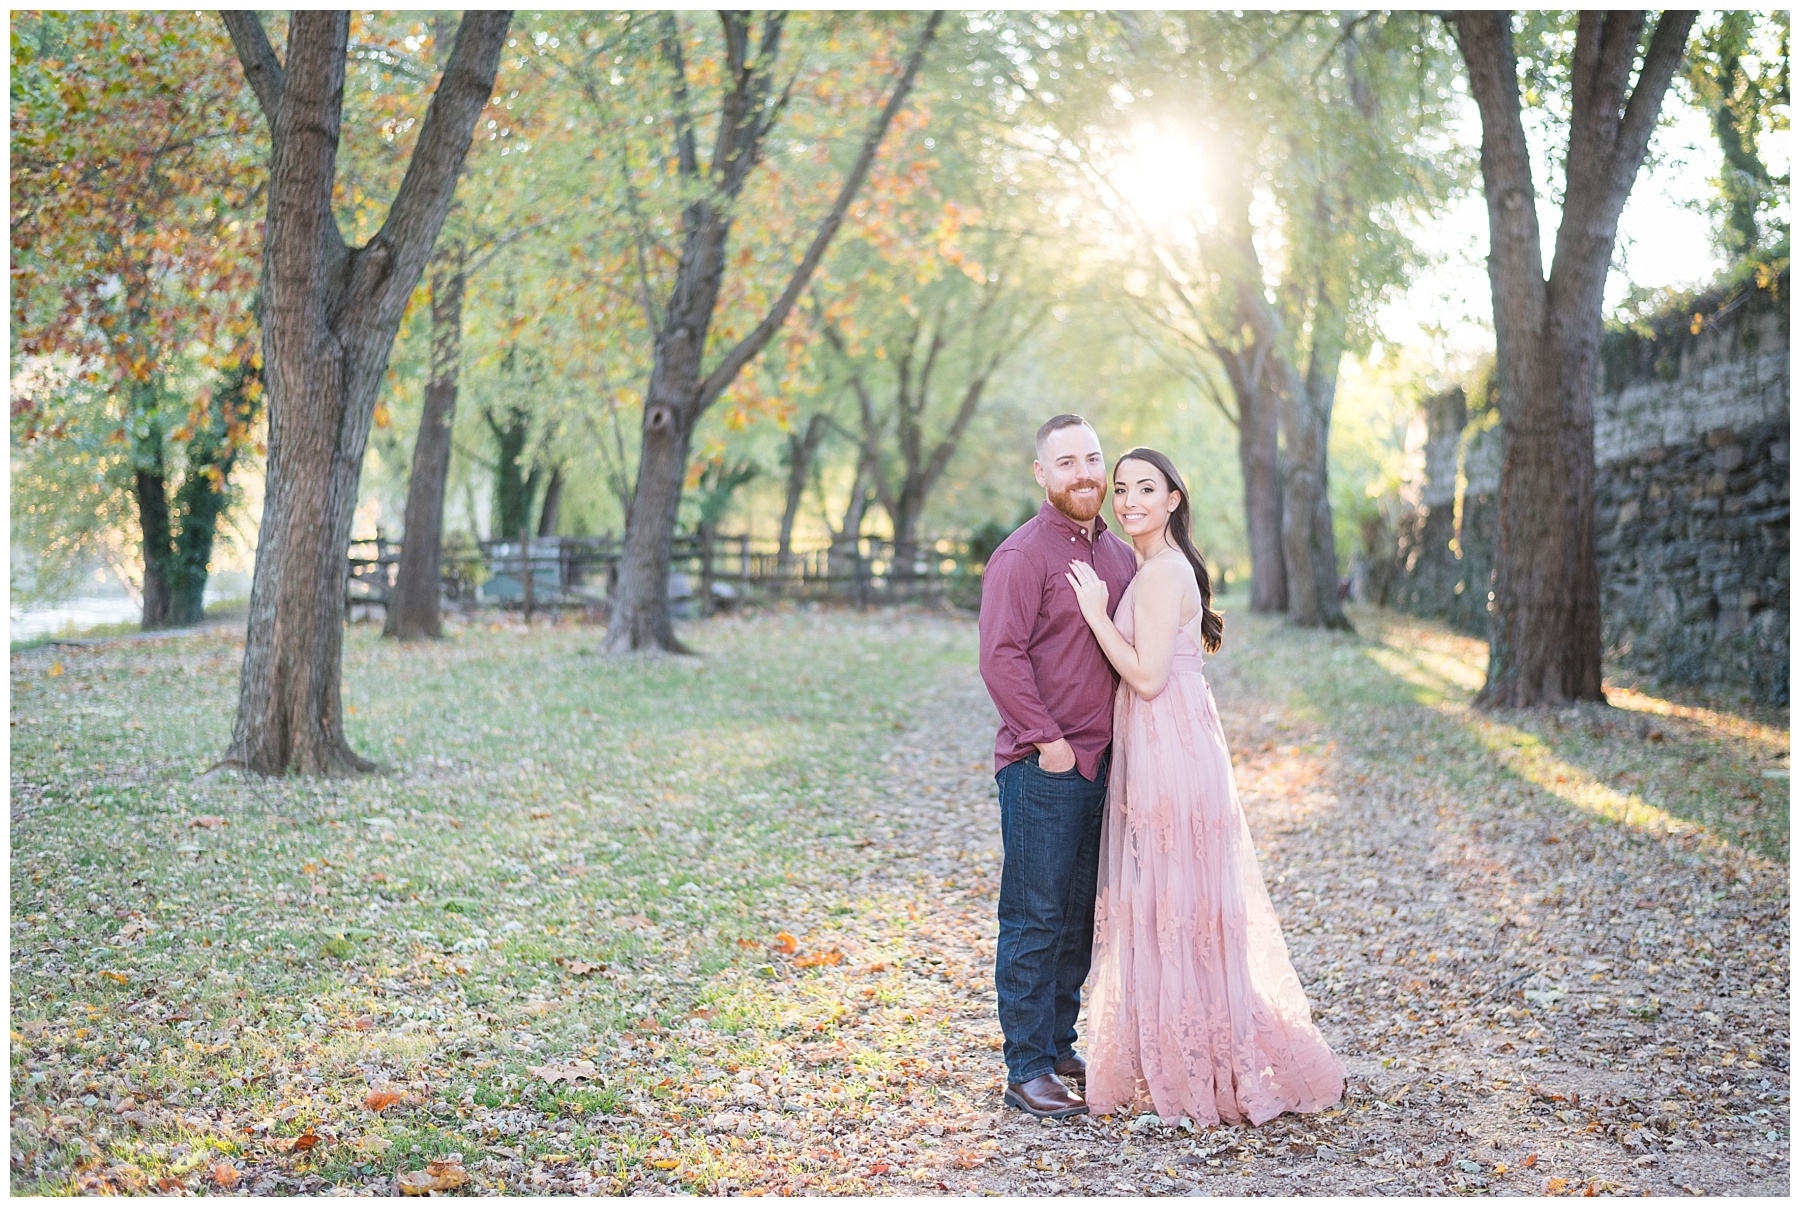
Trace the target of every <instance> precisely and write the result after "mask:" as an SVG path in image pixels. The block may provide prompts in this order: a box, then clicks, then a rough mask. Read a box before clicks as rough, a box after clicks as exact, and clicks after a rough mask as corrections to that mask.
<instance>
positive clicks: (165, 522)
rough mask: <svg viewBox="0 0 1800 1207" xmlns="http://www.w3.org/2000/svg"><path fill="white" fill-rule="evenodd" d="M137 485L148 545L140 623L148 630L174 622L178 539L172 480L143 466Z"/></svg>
mask: <svg viewBox="0 0 1800 1207" xmlns="http://www.w3.org/2000/svg"><path fill="white" fill-rule="evenodd" d="M159 460H160V458H159ZM158 468H160V466H159V467H158ZM133 487H134V492H135V494H136V495H137V508H138V528H139V530H140V531H141V533H142V535H143V549H144V589H143V595H144V608H143V616H142V618H141V619H140V620H139V622H138V627H139V628H141V629H144V630H145V631H146V632H148V631H149V630H151V629H164V628H168V627H169V624H170V620H169V605H170V596H171V587H170V583H169V577H170V575H169V570H170V563H171V562H172V561H173V560H174V540H173V537H172V536H171V533H170V528H169V493H168V483H167V481H166V480H165V479H164V478H163V476H162V474H161V473H160V472H157V470H156V469H144V468H140V469H139V470H138V471H137V473H136V475H135V478H134V481H133Z"/></svg>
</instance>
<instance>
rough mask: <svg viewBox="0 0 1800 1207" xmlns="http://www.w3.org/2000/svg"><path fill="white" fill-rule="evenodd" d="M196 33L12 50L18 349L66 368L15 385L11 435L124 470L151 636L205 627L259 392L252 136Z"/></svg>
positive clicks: (103, 22) (91, 36)
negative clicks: (90, 454) (220, 529)
mask: <svg viewBox="0 0 1800 1207" xmlns="http://www.w3.org/2000/svg"><path fill="white" fill-rule="evenodd" d="M191 20H192V19H191V18H189V17H184V16H182V15H181V14H172V13H131V14H117V13H49V14H42V15H39V16H36V17H33V18H30V19H28V20H26V21H25V22H23V26H24V28H23V29H21V30H20V31H19V32H18V33H16V34H15V42H14V47H15V64H14V68H15V70H14V79H13V101H14V106H13V123H14V124H13V143H12V147H13V165H14V173H13V188H14V194H13V197H14V204H13V227H12V238H13V338H14V344H13V347H14V352H15V355H17V356H19V357H21V358H23V359H25V360H26V361H31V362H50V363H53V364H56V365H59V366H61V368H60V369H59V370H57V371H52V372H48V373H40V374H31V375H27V376H28V377H29V378H30V379H32V380H34V381H35V382H36V383H37V385H36V387H35V388H34V389H33V390H32V391H30V392H27V393H25V394H24V395H23V396H19V397H15V399H14V406H13V418H14V426H15V432H16V435H17V437H18V439H19V440H20V443H21V445H22V446H26V447H30V446H32V445H37V444H41V445H42V447H41V448H40V449H36V450H33V451H34V452H37V453H41V454H42V455H43V456H44V457H46V458H50V459H52V460H54V459H57V458H60V457H63V456H66V455H68V453H69V452H70V451H71V450H70V449H69V448H67V447H66V444H67V442H68V441H69V440H72V439H73V440H84V439H92V440H95V441H99V442H102V443H103V444H106V445H110V446H112V448H113V449H114V450H116V454H119V455H110V456H109V455H107V454H106V453H104V452H101V454H100V459H101V460H103V461H105V462H107V463H108V470H107V473H106V480H107V482H108V488H109V490H111V491H117V492H119V493H122V494H126V495H128V496H129V497H130V498H131V500H132V503H133V507H134V510H135V516H134V519H135V522H136V528H137V530H138V538H139V539H138V545H139V549H140V556H141V562H142V571H141V578H140V582H141V586H142V601H143V614H142V625H143V627H144V628H146V629H156V628H162V627H165V626H169V625H189V624H193V623H195V622H197V621H198V620H199V619H200V618H201V611H202V600H203V598H204V593H205V588H206V580H207V573H208V570H207V567H208V564H209V562H210V561H211V558H212V550H213V541H214V534H215V532H216V530H217V526H218V522H219V518H220V516H221V515H222V514H223V513H224V511H225V510H226V507H227V505H228V504H229V502H230V501H231V499H232V498H233V495H232V492H231V489H230V479H231V473H232V470H233V469H234V467H235V466H236V464H237V461H238V458H239V455H240V454H241V452H242V451H243V450H244V449H245V448H247V447H248V446H249V444H250V441H251V430H252V422H253V420H254V417H255V413H256V410H257V404H258V399H259V396H260V391H261V382H260V379H259V378H260V375H259V372H258V358H257V357H256V356H255V353H254V349H253V341H252V332H253V330H254V324H255V318H254V315H253V312H252V311H253V307H252V298H253V293H254V290H253V284H254V278H253V276H252V274H251V272H250V271H249V264H250V257H249V254H248V253H249V250H250V248H251V246H252V245H253V243H254V240H255V237H256V235H257V233H258V231H257V223H256V222H255V221H254V218H253V216H252V214H251V207H252V204H253V202H254V201H255V199H256V198H257V196H258V192H259V182H258V171H257V166H258V165H257V159H258V155H257V151H258V147H257V140H256V138H255V130H254V124H253V123H254V120H255V117H254V114H253V113H252V112H250V111H249V110H248V109H247V108H246V107H245V106H244V105H243V103H242V100H241V97H240V93H241V86H240V85H238V84H237V81H236V80H235V78H234V77H235V75H236V71H235V67H234V66H233V65H232V61H231V56H230V53H229V50H228V49H227V47H226V46H225V44H224V41H223V39H219V38H217V37H207V36H206V35H205V33H204V32H203V31H202V30H200V29H194V28H189V27H188V26H189V24H190V22H191ZM53 383H54V384H53ZM52 390H54V391H56V392H59V393H61V394H62V397H61V398H59V399H54V400H53V399H52V398H51V397H50V395H49V391H52ZM53 413H54V415H55V416H57V417H56V418H52V417H51V416H52V414H53ZM23 468H24V473H23V478H24V481H25V482H27V483H29V482H32V481H35V480H37V478H38V475H37V474H36V473H35V472H34V470H33V468H32V467H31V466H29V465H27V466H25V467H23ZM44 468H45V469H46V470H51V471H52V473H51V476H55V474H54V470H53V467H51V466H48V465H47V466H45V467H44ZM67 519H69V520H72V521H74V522H76V523H78V524H79V523H81V521H78V520H75V518H74V517H67Z"/></svg>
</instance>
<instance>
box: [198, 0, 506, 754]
mask: <svg viewBox="0 0 1800 1207" xmlns="http://www.w3.org/2000/svg"><path fill="white" fill-rule="evenodd" d="M222 17H223V19H224V22H225V25H226V28H227V30H228V31H229V32H230V34H231V38H232V42H233V44H234V46H235V47H236V49H237V52H238V58H239V60H240V61H241V62H242V64H243V67H244V73H245V76H246V78H247V79H248V80H249V82H250V85H251V87H252V88H253V89H254V90H255V92H256V97H257V100H258V102H259V103H260V105H261V107H262V111H263V115H264V116H265V117H266V118H267V119H268V122H269V126H270V131H271V134H272V151H271V155H270V159H269V179H268V193H269V210H268V219H267V222H266V224H265V228H264V243H263V269H262V277H263V287H262V300H263V308H262V327H263V365H264V374H265V380H266V383H267V391H268V405H269V440H268V447H269V453H268V470H267V484H266V487H265V497H264V504H263V515H262V524H261V528H260V531H259V536H258V546H257V556H256V573H255V577H254V579H253V581H252V585H251V589H250V618H249V624H248V627H247V633H246V637H245V643H244V666H243V673H242V676H241V678H240V680H239V689H238V710H237V718H236V721H235V723H234V725H233V730H232V739H231V747H230V749H229V751H228V752H227V753H226V756H225V759H224V762H225V764H227V765H233V766H238V767H242V768H244V769H246V770H249V771H253V772H258V773H261V774H265V775H276V774H281V773H284V772H300V773H303V774H342V773H353V772H366V771H370V770H373V769H374V764H372V763H370V762H369V761H368V760H367V759H364V758H362V757H361V756H359V755H358V754H357V753H356V752H355V751H354V750H352V749H351V748H350V744H349V742H348V741H347V740H346V739H345V736H344V728H343V707H342V700H341V698H340V697H341V683H342V646H343V613H344V580H345V568H346V564H347V563H346V558H347V556H348V551H349V545H350V524H351V520H352V517H353V515H354V512H355V508H356V494H357V484H358V480H359V479H360V478H361V476H362V461H363V453H364V451H365V449H366V447H367V444H368V436H369V428H370V426H371V423H372V419H373V414H374V407H375V399H376V396H377V394H378V392H379V391H380V388H381V381H382V377H383V375H384V374H385V372H386V369H387V362H388V356H389V354H390V352H391V351H392V348H393V341H394V336H395V333H396V332H397V331H398V330H399V326H400V320H401V318H402V316H403V315H404V313H405V309H406V303H407V300H408V299H409V298H410V297H411V295H412V292H413V289H414V288H415V287H416V286H417V284H418V282H419V278H420V276H421V275H423V273H424V270H425V265H426V262H427V261H428V260H429V258H430V256H431V248H432V244H433V243H434V242H435V241H436V239H437V235H438V231H439V229H440V228H441V227H442V225H443V221H444V215H445V213H446V212H447V211H448V209H449V206H450V199H451V195H452V193H453V191H454V189H455V186H456V178H457V175H458V174H459V172H460V171H461V168H462V162H463V157H464V156H465V155H466V154H467V152H468V148H469V138H470V135H471V133H472V132H473V130H474V126H475V120H476V118H477V117H478V116H479V115H480V113H481V110H482V109H483V107H484V106H485V105H486V104H487V100H488V97H489V96H490V95H491V90H492V88H493V83H494V74H495V70H496V68H497V67H498V65H499V59H500V52H501V49H502V47H503V46H504V45H505V41H506V29H507V26H508V24H510V21H511V14H510V13H505V12H502V13H469V14H466V15H465V16H464V17H463V20H462V23H461V25H460V26H459V28H458V30H457V37H456V45H455V48H454V49H453V50H452V51H451V54H450V61H449V63H448V65H447V67H446V68H445V70H444V73H443V76H442V78H441V80H440V81H439V83H438V87H437V91H436V93H435V95H434V96H433V97H432V100H431V105H430V108H429V110H428V111H427V113H426V116H425V121H424V124H423V125H422V126H421V128H420V132H419V139H418V142H417V144H416V147H415V150H414V151H413V155H412V159H411V162H410V163H409V164H408V165H407V170H406V176H405V179H404V180H403V181H402V183H401V185H400V191H399V193H398V194H397V195H396V197H395V198H394V202H393V205H392V207H391V208H390V209H389V211H388V215H387V219H386V221H385V222H384V223H383V224H382V227H381V229H380V231H379V232H377V233H376V235H375V236H374V238H372V239H371V240H370V241H369V242H368V243H367V244H366V245H364V246H363V247H360V248H356V249H352V248H349V247H348V246H346V245H345V243H344V241H343V237H342V234H341V232H340V231H339V230H338V227H337V222H336V220H335V218H334V217H333V215H332V209H331V197H332V188H333V185H334V182H335V180H336V175H337V149H338V138H339V126H340V119H341V116H342V107H343V93H344V79H345V57H346V52H347V48H348V40H349V29H350V22H349V14H348V13H344V12H313V11H301V12H296V13H294V14H293V15H292V16H291V18H290V20H289V24H288V37H287V52H288V60H287V63H286V64H285V65H283V64H282V63H281V62H280V61H279V60H278V59H277V58H276V55H275V52H274V49H273V47H271V46H270V44H269V40H268V37H267V34H266V32H265V31H264V29H263V27H262V22H261V19H260V18H258V17H257V16H256V14H255V13H252V12H227V13H224V14H222Z"/></svg>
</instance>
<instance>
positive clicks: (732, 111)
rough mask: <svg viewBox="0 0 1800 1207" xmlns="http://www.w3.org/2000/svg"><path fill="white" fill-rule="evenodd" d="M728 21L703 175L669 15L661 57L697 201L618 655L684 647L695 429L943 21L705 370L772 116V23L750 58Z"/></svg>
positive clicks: (853, 189)
mask: <svg viewBox="0 0 1800 1207" xmlns="http://www.w3.org/2000/svg"><path fill="white" fill-rule="evenodd" d="M720 16H721V20H722V22H723V23H724V26H725V45H726V65H725V79H726V90H725V94H724V103H723V107H722V111H721V114H720V118H719V133H718V144H717V147H716V149H715V150H714V152H713V155H712V162H711V164H710V165H709V167H708V169H707V170H706V171H704V172H703V171H702V169H701V167H700V163H699V156H698V152H697V149H696V147H695V143H694V125H695V123H694V119H693V115H692V113H691V112H690V111H689V110H688V98H687V81H686V74H685V71H686V69H685V67H684V66H683V63H682V58H681V50H680V37H679V31H678V29H676V28H675V27H674V18H673V17H670V18H669V32H668V34H667V36H666V37H665V38H664V55H665V57H666V58H667V59H668V60H669V63H670V66H671V69H672V70H673V72H674V73H675V77H676V80H677V86H676V94H675V99H676V106H677V118H676V121H675V123H674V126H675V130H676V152H677V154H676V162H677V165H678V168H679V170H680V172H681V175H682V177H683V179H684V180H685V181H686V182H687V186H688V187H689V188H692V189H694V190H696V191H697V192H698V193H699V194H700V195H699V196H697V197H696V198H695V200H694V201H692V202H691V203H690V204H689V205H688V207H687V208H686V209H685V210H684V211H683V213H682V232H683V241H682V249H681V258H680V261H679V263H678V265H677V267H676V274H675V286H674V288H673V290H672V291H671V293H670V296H669V299H668V302H667V305H666V308H665V310H664V313H663V322H662V326H661V328H660V329H659V330H658V331H657V334H656V346H655V355H654V360H653V365H652V368H651V372H650V385H649V388H648V389H647V390H646V391H645V395H644V422H643V436H642V440H643V445H642V453H641V455H640V456H639V458H638V480H637V490H636V492H635V494H634V495H633V498H632V505H631V521H630V523H629V524H628V525H627V526H626V530H625V548H624V551H623V554H622V556H621V558H620V562H619V586H618V591H617V593H616V595H615V597H614V599H613V604H612V617H611V620H610V622H609V624H608V626H607V633H606V647H607V649H608V650H610V651H613V652H623V651H627V650H639V649H663V650H672V649H679V648H680V647H679V645H678V643H677V642H676V641H675V632H674V626H673V625H672V624H671V623H670V619H669V550H670V544H671V542H672V541H673V539H674V534H675V518H676V513H677V510H678V508H679V505H680V502H681V484H682V479H683V478H684V476H685V475H686V472H687V457H688V451H689V444H690V442H691V441H692V439H693V433H694V428H695V427H696V425H697V424H698V423H699V421H700V417H701V416H702V415H703V414H705V412H706V409H707V408H708V407H710V406H711V405H712V404H713V403H714V402H715V401H716V400H717V399H718V397H719V395H720V394H722V393H723V392H724V391H725V389H726V387H728V386H729V385H730V384H731V383H732V382H733V381H734V380H735V379H736V378H737V375H738V373H740V372H741V371H742V370H743V368H744V366H745V365H747V364H749V363H750V362H751V361H752V360H754V359H755V358H756V357H757V356H758V355H759V354H761V352H762V350H763V348H764V347H765V346H767V344H768V342H769V340H770V339H772V338H773V337H774V335H775V333H776V332H777V331H779V330H780V329H781V326H782V324H783V323H785V322H786V321H787V317H788V314H789V313H790V312H791V311H792V310H793V308H794V303H795V302H797V301H798V300H799V298H800V294H801V292H802V291H803V290H804V289H805V288H806V285H807V282H808V281H810V280H811V279H812V274H813V272H814V271H815V270H816V269H817V268H818V265H819V261H820V260H821V259H823V258H824V255H825V250H826V248H827V247H829V246H830V244H831V241H832V239H833V238H834V237H835V236H836V235H837V232H838V228H839V227H840V226H842V225H843V221H844V216H845V214H846V213H847V212H848V211H849V208H850V203H851V201H852V200H853V199H854V198H855V196H856V194H857V192H858V190H860V189H861V188H862V183H863V180H864V179H865V178H866V177H867V176H868V174H869V169H870V167H871V166H872V165H873V164H874V161H875V152H876V150H877V149H878V148H879V146H880V145H881V140H882V138H883V136H884V135H885V134H886V133H887V129H888V127H889V126H890V125H891V124H892V123H893V119H894V115H895V114H896V113H897V112H899V110H900V106H901V105H902V104H903V103H904V102H905V100H906V96H907V94H908V93H909V92H911V91H912V86H913V81H914V80H915V79H916V78H917V76H918V73H919V67H920V65H921V64H922V63H923V62H924V57H925V50H926V47H927V46H929V45H930V43H931V39H932V38H933V36H934V35H935V34H936V32H937V27H938V23H939V22H940V21H941V20H942V17H943V14H942V13H937V12H934V13H932V14H931V16H930V17H929V18H927V20H926V23H925V28H924V30H923V32H922V33H921V35H920V37H919V40H918V41H917V42H916V43H915V44H914V47H913V51H912V54H911V56H910V58H909V59H908V60H907V64H906V67H905V70H904V71H903V72H902V74H901V77H900V80H899V82H898V83H897V84H896V85H895V87H894V91H893V92H892V93H891V94H890V95H889V97H888V101H887V104H886V105H884V106H883V107H882V110H881V113H880V114H879V115H878V116H877V117H876V119H875V121H874V122H873V123H872V125H871V127H870V129H869V131H868V133H867V134H866V135H865V137H864V139H863V143H862V148H861V150H860V152H859V153H858V155H857V158H856V162H855V164H854V165H853V166H852V167H851V169H850V172H849V175H848V176H847V177H846V178H845V180H844V183H843V186H842V187H841V188H840V189H839V190H838V195H837V198H836V200H835V201H834V202H833V204H832V208H831V211H830V212H829V213H828V214H827V215H826V217H825V220H824V221H823V222H822V223H821V224H820V226H819V229H818V230H817V231H816V232H815V233H814V235H813V238H812V241H811V243H810V244H809V245H808V247H807V249H806V252H805V254H804V255H802V257H801V259H800V263H799V264H798V265H797V266H796V267H795V269H794V271H793V273H792V274H791V275H790V276H789V278H788V282H787V285H786V287H785V288H784V289H783V290H782V293H781V295H780V297H779V298H777V300H776V302H775V304H774V305H773V306H771V307H770V309H769V311H768V313H766V314H765V315H764V316H763V318H762V320H761V321H760V322H758V323H757V325H756V326H755V327H754V328H752V329H751V331H750V332H749V333H748V334H747V335H745V336H744V338H743V339H741V340H739V341H738V342H737V344H736V345H734V346H733V347H732V348H731V350H730V351H728V352H727V353H726V354H725V355H724V357H723V358H721V360H720V362H719V363H718V365H717V366H716V367H714V368H713V369H712V370H711V371H710V372H708V371H706V369H705V366H704V363H703V356H704V354H705V349H706V338H707V333H708V332H709V331H710V330H711V328H712V321H713V315H714V310H715V308H716V306H717V303H718V298H719V292H720V288H721V286H722V284H723V281H724V274H725V246H726V241H727V238H728V236H729V234H730V229H731V219H730V211H729V207H730V203H731V202H732V201H734V200H735V199H736V198H737V197H738V195H739V194H740V193H741V192H742V189H743V185H744V181H745V180H746V179H747V178H748V176H749V173H750V172H751V170H752V169H753V168H754V167H755V165H756V162H757V160H758V158H759V156H760V154H761V149H762V143H763V140H764V139H765V138H766V137H767V135H768V133H769V130H770V127H771V123H772V122H773V121H774V120H775V119H776V117H777V116H778V115H779V111H780V106H779V105H778V104H772V102H773V100H774V93H773V84H774V75H773V72H774V68H775V57H776V53H777V51H778V49H779V45H780V36H781V34H780V30H781V25H780V22H779V20H778V19H777V18H775V17H770V18H767V19H766V20H765V25H764V30H763V37H762V47H761V51H760V53H759V54H758V55H757V56H756V59H755V61H752V60H751V59H750V58H749V41H750V31H749V22H748V19H747V18H746V17H744V16H743V15H741V14H731V13H722V14H721V15H720Z"/></svg>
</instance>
